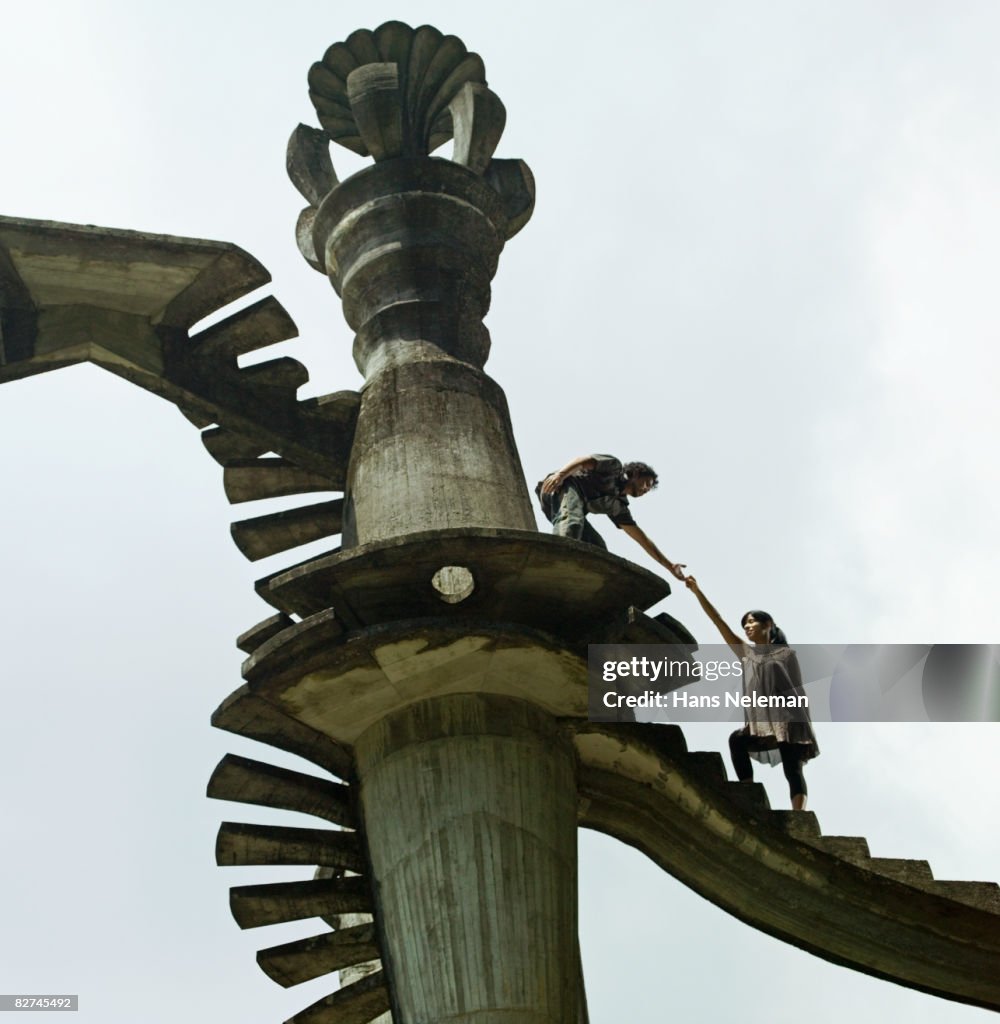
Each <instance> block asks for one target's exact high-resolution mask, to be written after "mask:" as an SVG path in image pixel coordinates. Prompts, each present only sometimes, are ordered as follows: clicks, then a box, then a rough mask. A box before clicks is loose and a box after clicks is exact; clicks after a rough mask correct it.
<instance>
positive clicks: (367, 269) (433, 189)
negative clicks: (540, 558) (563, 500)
mask: <svg viewBox="0 0 1000 1024" xmlns="http://www.w3.org/2000/svg"><path fill="white" fill-rule="evenodd" d="M508 231H509V224H508V220H507V216H506V213H505V210H504V203H503V200H502V197H501V195H500V193H498V192H497V191H496V189H495V188H493V187H491V186H490V185H489V184H488V183H487V182H486V181H484V179H483V178H482V177H481V176H479V175H478V174H475V173H474V172H472V171H471V170H469V169H468V168H466V167H462V166H459V165H457V164H453V163H451V162H449V161H446V160H431V159H426V158H423V159H398V160H389V161H386V162H384V163H379V164H376V165H375V166H374V167H370V168H368V169H367V170H364V171H361V172H359V173H358V174H356V175H354V176H353V177H351V178H349V179H347V181H345V182H343V183H341V184H340V185H338V186H337V188H335V189H334V190H333V191H332V192H330V194H329V195H328V196H327V197H326V199H325V200H324V201H323V203H322V205H321V206H320V208H319V212H318V214H317V217H316V223H315V228H314V232H313V237H314V239H315V246H316V250H317V252H321V253H322V254H323V259H324V265H325V267H326V270H327V273H328V274H329V276H330V280H331V282H332V284H333V286H334V287H335V288H336V289H337V291H338V293H339V294H340V296H341V298H342V299H343V303H344V316H345V317H346V319H347V322H348V323H349V324H350V325H351V327H352V328H354V330H355V331H356V332H357V333H356V336H355V342H354V359H355V362H356V363H357V365H358V369H360V370H361V372H362V373H363V374H364V375H365V378H366V382H365V385H364V388H363V389H362V398H361V409H360V412H359V414H358V422H357V427H356V430H355V435H354V444H353V448H352V450H351V462H350V466H349V468H348V479H347V490H346V495H345V497H346V501H345V510H344V528H343V542H344V547H353V546H355V545H358V544H366V543H370V542H374V541H382V540H388V539H391V538H393V537H398V536H403V535H405V534H407V533H415V532H420V531H424V530H444V529H449V528H455V527H466V526H474V527H496V528H501V529H513V530H534V529H535V518H534V513H533V512H532V506H531V501H530V497H529V494H528V490H527V488H526V486H525V482H524V474H523V472H522V470H521V463H520V459H519V458H518V454H517V448H516V446H515V444H514V434H513V430H512V429H511V425H510V414H509V413H508V410H507V401H506V399H505V398H504V394H503V391H502V390H501V388H500V387H499V386H498V385H497V384H496V383H495V382H494V381H493V380H491V379H490V378H489V377H488V376H487V375H486V374H485V373H484V372H483V369H482V367H483V364H484V363H485V362H486V358H487V355H488V354H489V348H490V336H489V332H488V331H487V330H486V327H485V326H484V325H483V322H482V321H483V317H484V316H485V315H486V312H487V310H488V309H489V305H490V281H491V280H492V278H493V275H494V274H495V273H496V269H497V261H498V259H499V256H500V252H501V250H502V249H503V246H504V240H505V237H506V235H507V233H508Z"/></svg>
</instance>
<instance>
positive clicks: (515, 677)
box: [247, 620, 587, 746]
mask: <svg viewBox="0 0 1000 1024" xmlns="http://www.w3.org/2000/svg"><path fill="white" fill-rule="evenodd" d="M303 625H305V624H303ZM281 639H282V638H281V637H278V638H276V640H277V641H281ZM311 640H312V638H311V637H310V635H309V632H308V630H306V631H304V632H298V633H293V634H292V637H290V638H289V639H288V640H287V641H285V642H283V643H280V644H279V645H277V646H275V647H271V648H270V651H269V652H265V657H264V658H263V659H260V660H258V661H255V662H253V664H252V665H251V666H250V667H249V668H248V670H247V679H248V684H249V687H250V691H251V693H252V694H253V696H255V697H256V698H258V699H259V700H260V701H261V702H262V703H264V704H266V705H268V706H272V707H274V708H275V710H276V712H278V713H280V715H281V716H283V717H285V718H287V719H288V720H289V722H290V724H298V725H300V726H303V727H305V728H306V729H307V730H309V731H310V732H313V733H319V734H322V735H326V736H329V737H330V738H331V739H333V740H334V741H335V742H336V743H337V744H340V745H344V746H349V745H352V744H353V743H354V742H355V741H356V740H357V738H358V736H359V735H360V734H361V733H362V732H363V731H365V730H366V729H368V728H370V727H371V726H373V725H374V724H375V723H376V722H378V721H379V719H381V718H382V717H383V716H385V715H386V714H389V713H390V712H393V711H395V710H398V709H400V708H404V707H406V706H407V705H409V704H413V703H417V702H419V701H422V700H425V699H427V698H428V697H440V696H446V695H450V694H463V693H480V694H497V695H501V696H506V697H511V698H514V699H518V700H523V701H530V702H533V703H535V704H537V705H538V707H539V708H541V709H543V710H544V711H545V712H546V713H547V714H550V715H553V716H559V717H563V716H570V717H580V718H585V717H586V715H587V665H586V660H585V659H584V657H583V656H582V655H581V654H580V653H579V652H576V651H571V650H568V649H567V648H565V647H564V646H562V645H561V644H560V643H559V642H558V641H556V640H555V639H553V638H552V637H550V636H548V635H546V634H545V633H539V632H537V631H534V630H529V629H527V628H525V627H523V626H515V625H504V624H497V623H495V622H477V621H476V620H464V621H460V622H455V623H451V624H441V623H437V622H434V621H428V620H408V621H407V620H404V621H402V622H398V623H391V624H389V625H386V626H379V627H371V628H369V629H367V630H365V631H364V632H363V633H358V634H349V635H348V636H347V637H345V641H344V642H343V643H339V644H334V645H330V644H328V643H325V642H323V643H319V644H318V645H317V646H315V647H311ZM274 643H275V641H270V642H269V644H268V645H265V647H270V644H274ZM286 645H288V646H286ZM282 648H285V649H284V650H282ZM261 651H264V648H261ZM251 661H253V659H252V658H251Z"/></svg>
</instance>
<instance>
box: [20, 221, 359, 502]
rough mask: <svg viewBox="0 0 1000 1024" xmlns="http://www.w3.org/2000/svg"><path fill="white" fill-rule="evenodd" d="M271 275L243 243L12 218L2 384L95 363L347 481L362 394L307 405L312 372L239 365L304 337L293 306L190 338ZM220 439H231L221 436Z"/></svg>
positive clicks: (286, 364)
mask: <svg viewBox="0 0 1000 1024" xmlns="http://www.w3.org/2000/svg"><path fill="white" fill-rule="evenodd" d="M269 280H270V275H269V274H268V273H267V271H266V270H265V269H264V267H262V266H261V264H260V263H258V261H257V260H255V259H254V258H253V257H252V256H250V255H248V254H247V253H246V252H244V251H243V250H242V249H240V248H238V247H237V246H235V245H231V244H229V243H224V242H212V241H205V240H203V239H193V238H177V237H174V236H171V235H155V234H149V233H145V232H139V231H119V230H112V229H109V228H98V227H91V226H84V225H79V224H62V223H57V222H53V221H38V220H19V219H15V218H11V217H0V383H3V382H6V381H11V380H17V379H18V378H20V377H26V376H31V375H32V374H36V373H43V372H45V371H48V370H54V369H58V368H59V367H63V366H69V365H72V364H74V363H80V362H85V361H89V362H93V363H95V364H96V365H98V366H102V367H103V368H104V369H107V370H110V371H111V372H112V373H115V374H117V375H119V376H121V377H124V378H125V379H126V380H129V381H131V382H132V383H133V384H137V385H138V386H139V387H142V388H144V389H145V390H147V391H151V392H153V393H154V394H157V395H160V396H161V397H162V398H166V399H167V400H168V401H170V402H173V403H174V404H176V405H177V406H178V408H180V409H181V411H182V412H184V413H185V414H186V415H188V417H189V418H190V419H192V421H194V422H196V423H197V424H199V425H200V426H208V425H209V424H213V423H218V424H221V425H222V426H223V427H224V428H225V434H223V435H221V436H222V443H223V445H224V444H225V439H226V438H228V439H229V443H230V444H237V445H239V440H238V439H243V443H244V444H249V445H250V447H251V451H252V453H253V455H256V454H260V453H261V452H267V451H276V452H280V453H281V454H282V455H284V456H285V458H286V459H289V460H291V461H292V462H293V463H295V465H296V466H299V467H301V469H303V470H308V471H311V472H313V473H318V474H321V475H323V476H324V477H327V478H330V479H333V478H338V479H339V480H340V481H341V483H340V487H342V486H343V482H342V481H343V479H344V478H345V477H346V472H347V462H348V454H349V452H350V446H351V440H352V438H353V433H354V422H355V419H356V416H357V409H358V402H357V396H356V395H355V401H353V402H347V403H344V402H343V400H342V396H343V393H340V394H338V395H337V396H331V397H334V398H340V399H341V401H340V404H339V405H338V406H334V405H331V404H329V403H327V402H325V401H324V400H322V399H312V400H309V401H307V402H301V403H300V402H298V400H297V398H296V389H297V388H298V387H299V385H300V384H302V383H303V382H304V381H305V379H306V378H307V376H308V375H307V373H306V372H305V368H304V367H303V366H302V365H301V364H299V363H296V362H295V360H290V359H286V358H282V359H276V360H272V361H270V362H266V363H262V364H256V365H254V366H251V367H245V368H241V367H239V366H238V365H237V362H236V360H237V357H238V356H239V355H241V354H243V353H246V352H250V351H253V350H255V349H258V348H262V347H264V346H267V345H271V344H275V343H277V342H281V341H285V340H287V339H289V338H293V337H295V336H296V334H297V333H298V332H297V329H296V327H295V324H294V323H293V322H292V320H291V318H290V317H289V316H288V314H287V313H286V312H285V310H284V309H283V308H282V307H281V305H280V304H279V303H277V302H276V301H275V300H274V299H270V298H268V299H263V300H261V301H260V302H257V303H254V304H253V305H251V306H248V307H247V308H245V309H243V310H241V311H239V312H238V313H235V314H233V315H232V316H230V317H228V318H226V319H225V320H222V321H220V322H219V323H217V324H215V325H214V326H212V327H210V328H208V329H206V330H205V331H202V332H201V333H198V334H195V335H194V336H190V335H189V331H190V329H191V327H192V326H193V325H194V324H196V323H197V322H198V321H199V320H201V319H202V318H204V317H205V316H207V315H208V314H210V313H213V312H215V311H217V310H219V309H221V308H223V307H224V306H226V305H227V304H228V303H230V302H232V301H233V300H234V299H237V298H240V297H241V296H243V295H245V294H247V293H248V292H250V291H253V290H254V289H255V288H259V287H260V286H261V285H263V284H266V283H267V282H268V281H269ZM211 443H212V444H215V445H219V444H220V435H219V433H218V432H217V431H215V432H213V435H212V442H211ZM254 449H255V450H254ZM244 457H245V456H244ZM329 489H331V490H335V489H339V488H338V487H334V486H333V485H332V484H331V485H330V486H329Z"/></svg>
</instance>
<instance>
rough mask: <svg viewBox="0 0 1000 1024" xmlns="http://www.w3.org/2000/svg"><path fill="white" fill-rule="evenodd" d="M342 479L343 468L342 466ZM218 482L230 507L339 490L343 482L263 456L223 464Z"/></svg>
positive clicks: (284, 460) (286, 461)
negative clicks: (267, 499) (220, 481)
mask: <svg viewBox="0 0 1000 1024" xmlns="http://www.w3.org/2000/svg"><path fill="white" fill-rule="evenodd" d="M344 475H345V476H346V467H344ZM222 483H223V487H224V488H225V491H226V497H227V498H228V499H229V502H230V504H232V505H238V504H240V503H241V502H244V501H260V500H263V499H264V498H286V497H288V496H289V495H293V494H312V493H315V492H317V491H339V490H342V489H343V480H334V479H333V478H332V477H328V476H323V475H322V474H320V473H313V472H310V471H309V470H307V469H300V468H299V467H298V466H296V465H295V463H293V462H289V461H288V460H287V459H282V458H276V457H274V456H265V457H263V458H260V459H236V460H234V461H233V462H230V463H227V465H226V467H225V470H224V471H223V474H222Z"/></svg>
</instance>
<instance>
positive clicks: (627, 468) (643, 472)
mask: <svg viewBox="0 0 1000 1024" xmlns="http://www.w3.org/2000/svg"><path fill="white" fill-rule="evenodd" d="M622 473H623V474H624V476H625V479H626V480H631V479H633V478H634V477H637V476H647V477H649V478H650V480H652V481H653V487H654V488H655V487H657V486H659V483H660V478H659V476H657V474H656V470H655V469H653V467H652V466H650V465H647V464H646V463H645V462H626V463H625V465H624V466H622Z"/></svg>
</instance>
